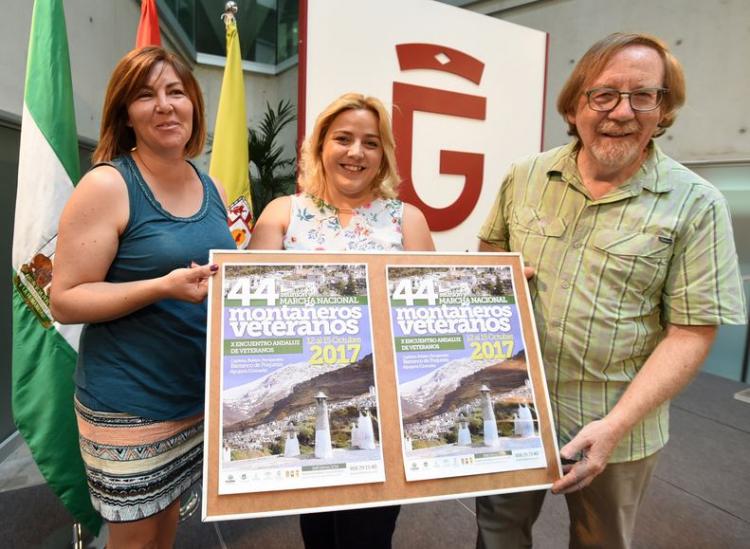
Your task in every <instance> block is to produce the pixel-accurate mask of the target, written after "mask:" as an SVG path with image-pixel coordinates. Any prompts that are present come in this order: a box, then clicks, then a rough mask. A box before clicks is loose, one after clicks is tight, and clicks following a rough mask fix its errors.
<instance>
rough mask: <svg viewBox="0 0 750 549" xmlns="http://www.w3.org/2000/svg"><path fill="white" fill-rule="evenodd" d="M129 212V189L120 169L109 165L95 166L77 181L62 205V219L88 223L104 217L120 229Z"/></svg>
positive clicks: (101, 220) (101, 219) (125, 221)
mask: <svg viewBox="0 0 750 549" xmlns="http://www.w3.org/2000/svg"><path fill="white" fill-rule="evenodd" d="M128 215H129V203H128V190H127V187H126V185H125V180H124V179H123V178H122V175H120V172H118V171H117V169H115V168H113V167H112V166H106V165H102V166H97V167H96V168H94V169H92V170H91V171H89V172H88V173H86V174H85V175H84V176H83V177H82V178H81V180H80V181H79V182H78V185H76V188H75V190H74V191H73V195H72V196H71V197H70V200H69V201H68V203H67V204H66V205H65V209H64V211H63V219H62V221H79V222H82V223H85V224H89V223H91V222H93V221H96V222H97V223H101V222H103V221H104V220H108V221H109V222H112V223H114V225H115V226H116V227H117V228H118V229H121V228H123V227H124V226H125V224H126V223H127V218H128Z"/></svg>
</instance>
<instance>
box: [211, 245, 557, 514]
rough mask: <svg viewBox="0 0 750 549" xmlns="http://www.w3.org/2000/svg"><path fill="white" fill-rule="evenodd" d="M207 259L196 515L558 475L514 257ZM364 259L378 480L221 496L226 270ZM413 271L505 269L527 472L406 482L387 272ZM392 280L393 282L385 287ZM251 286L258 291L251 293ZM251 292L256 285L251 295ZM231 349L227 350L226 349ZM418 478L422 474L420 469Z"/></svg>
mask: <svg viewBox="0 0 750 549" xmlns="http://www.w3.org/2000/svg"><path fill="white" fill-rule="evenodd" d="M210 261H211V262H212V263H216V264H218V265H219V271H218V273H217V274H216V275H215V276H214V277H213V278H212V279H211V283H210V288H209V295H208V311H209V312H208V349H207V379H206V418H205V421H206V423H205V440H204V474H203V499H202V510H203V513H202V515H203V520H229V519H240V518H252V517H261V516H275V515H286V514H296V513H304V512H315V511H328V510H335V509H346V508H354V507H376V506H380V505H390V504H402V503H417V502H426V501H437V500H441V499H451V498H457V497H468V496H478V495H487V494H492V493H500V492H514V491H522V490H535V489H544V488H548V487H549V486H550V485H551V484H552V483H553V482H554V481H555V480H557V479H558V478H559V477H560V475H561V466H560V461H559V456H558V448H557V442H556V437H555V433H554V428H553V423H552V415H551V408H550V405H549V399H548V394H547V389H546V381H545V378H544V370H543V368H542V362H541V357H540V352H539V348H538V341H537V337H536V328H535V325H534V319H533V315H532V314H531V302H530V299H529V294H528V286H527V284H526V281H525V279H524V278H523V274H522V272H523V271H522V263H521V257H520V255H519V254H514V253H507V254H488V253H483V254H453V253H440V252H415V253H326V252H308V253H304V252H300V253H291V252H261V251H250V252H248V251H213V252H212V254H211V259H210ZM244 264H246V265H248V266H253V265H267V266H273V265H277V266H289V265H309V266H313V265H346V264H357V265H365V266H366V273H367V275H366V276H367V290H368V292H369V293H368V300H369V303H370V308H369V309H370V315H371V326H372V330H371V331H370V334H371V339H372V341H371V343H372V350H373V354H374V363H375V368H374V375H375V376H376V381H377V383H376V385H377V391H376V394H377V402H378V409H377V416H378V417H377V429H376V431H377V433H378V434H377V441H378V447H379V449H380V450H381V451H382V463H383V464H384V481H374V482H366V483H357V484H343V485H335V486H318V487H298V488H294V489H285V490H263V491H254V492H249V493H244V492H241V493H220V492H222V491H224V492H226V490H221V489H220V486H221V485H222V482H225V481H226V477H223V478H222V477H221V476H220V468H221V465H222V463H223V462H222V460H223V459H225V457H224V456H225V452H226V449H225V448H224V446H223V441H222V432H223V431H222V414H223V411H222V403H223V400H222V376H223V374H222V371H223V351H222V349H224V348H225V343H226V342H225V341H224V332H223V320H222V319H223V315H224V303H225V297H226V294H227V293H228V291H227V288H228V286H227V285H225V282H226V281H225V280H224V276H225V273H226V272H228V271H227V269H228V268H230V267H231V266H236V265H244ZM404 266H408V267H410V268H413V267H432V268H435V267H452V266H455V267H468V268H474V267H476V268H484V267H485V266H486V267H498V266H500V267H503V268H504V271H505V272H507V273H508V274H509V276H510V279H511V281H512V286H513V291H514V293H515V296H516V297H515V301H516V305H517V311H518V321H519V326H520V328H521V330H522V333H523V338H524V347H525V349H524V352H525V356H526V362H527V365H528V379H529V383H528V385H529V389H530V390H531V391H532V392H533V398H534V401H535V406H534V408H535V415H536V419H535V422H536V425H537V427H536V429H537V433H538V438H539V439H540V442H541V446H542V447H543V460H542V462H543V464H544V465H545V466H535V467H534V468H530V469H529V468H527V469H516V470H509V471H500V472H491V473H482V472H476V471H473V472H471V473H469V474H467V475H463V476H451V477H449V478H426V477H420V478H419V479H418V480H415V479H414V478H412V480H411V481H409V480H407V475H406V474H405V455H406V452H405V450H404V429H403V423H402V410H401V405H400V399H399V387H398V379H397V377H398V375H397V372H396V355H397V352H396V350H395V346H394V339H393V330H392V328H391V319H392V317H391V306H389V303H392V302H393V301H392V300H391V299H390V297H391V296H389V290H388V274H387V272H388V269H389V267H390V268H391V269H394V268H396V269H397V268H399V267H404ZM392 287H393V285H391V289H392ZM255 290H257V288H256V289H255ZM255 290H254V291H255ZM226 348H228V347H226ZM417 476H419V475H417Z"/></svg>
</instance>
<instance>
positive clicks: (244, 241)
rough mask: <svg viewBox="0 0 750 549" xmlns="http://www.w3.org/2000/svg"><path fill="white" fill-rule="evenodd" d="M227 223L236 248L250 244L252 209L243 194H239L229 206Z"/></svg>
mask: <svg viewBox="0 0 750 549" xmlns="http://www.w3.org/2000/svg"><path fill="white" fill-rule="evenodd" d="M227 223H228V224H229V231H230V232H231V233H232V237H233V238H234V242H235V244H237V249H239V250H243V249H245V248H247V246H248V244H250V227H252V226H253V209H252V208H251V207H250V205H249V204H248V203H247V199H245V197H244V196H240V197H239V198H238V199H237V200H235V201H234V202H232V205H231V206H229V212H228V213H227Z"/></svg>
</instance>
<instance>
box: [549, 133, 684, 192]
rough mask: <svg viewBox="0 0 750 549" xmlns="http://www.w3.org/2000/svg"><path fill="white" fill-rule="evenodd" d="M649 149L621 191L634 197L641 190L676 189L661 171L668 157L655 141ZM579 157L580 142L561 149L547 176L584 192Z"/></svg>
mask: <svg viewBox="0 0 750 549" xmlns="http://www.w3.org/2000/svg"><path fill="white" fill-rule="evenodd" d="M649 148H650V151H649V154H648V156H647V157H646V160H645V161H644V162H643V164H642V165H641V167H640V168H638V171H637V172H636V173H635V174H634V175H633V176H632V177H631V178H630V179H628V180H627V181H626V182H624V183H623V184H622V185H620V188H619V190H620V191H622V192H624V193H627V194H630V195H634V194H638V193H640V191H641V189H647V190H649V191H651V192H653V193H664V192H668V191H671V190H672V189H673V188H674V184H673V183H672V182H671V181H670V180H669V179H668V178H666V177H664V175H665V173H664V172H663V171H662V169H660V168H661V166H662V164H663V163H664V161H665V160H666V159H667V156H666V155H665V154H664V153H663V152H662V150H661V148H660V147H659V145H657V144H656V143H655V142H654V141H653V140H652V141H651V143H650V147H649ZM577 155H578V141H577V140H576V141H572V142H570V143H568V144H567V145H565V146H564V147H562V148H561V149H560V151H559V152H558V154H557V155H556V157H555V158H554V159H553V161H552V164H551V165H550V167H549V169H548V170H547V175H548V176H557V177H561V178H562V180H563V181H565V182H566V183H568V184H570V185H573V186H574V187H577V188H579V189H582V190H583V189H584V186H583V183H582V182H581V176H580V174H579V173H578V165H577V164H576V157H577ZM617 194H618V195H619V194H620V193H619V192H618V193H617Z"/></svg>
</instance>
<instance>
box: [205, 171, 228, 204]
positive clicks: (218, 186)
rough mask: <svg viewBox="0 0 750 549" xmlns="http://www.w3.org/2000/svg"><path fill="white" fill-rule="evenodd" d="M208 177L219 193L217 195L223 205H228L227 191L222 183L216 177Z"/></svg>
mask: <svg viewBox="0 0 750 549" xmlns="http://www.w3.org/2000/svg"><path fill="white" fill-rule="evenodd" d="M209 179H210V180H211V182H212V183H213V184H214V187H216V190H217V192H218V193H219V196H220V197H221V201H222V202H223V203H224V206H229V202H228V200H227V191H226V189H225V188H224V184H223V183H222V182H221V181H219V180H218V179H216V178H215V177H209Z"/></svg>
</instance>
